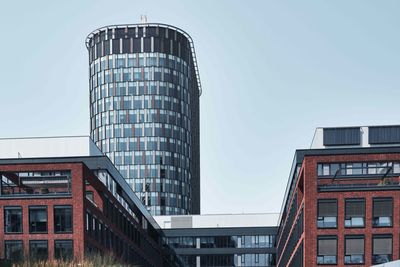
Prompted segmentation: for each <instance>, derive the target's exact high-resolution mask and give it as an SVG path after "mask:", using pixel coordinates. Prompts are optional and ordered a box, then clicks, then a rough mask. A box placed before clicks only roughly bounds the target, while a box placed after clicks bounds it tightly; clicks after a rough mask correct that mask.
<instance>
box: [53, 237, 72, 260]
mask: <svg viewBox="0 0 400 267" xmlns="http://www.w3.org/2000/svg"><path fill="white" fill-rule="evenodd" d="M66 241H67V242H71V251H72V254H71V257H66V258H63V257H61V258H57V257H56V250H57V246H56V243H58V242H66ZM73 258H74V240H73V239H54V259H56V260H63V261H65V260H71V259H73Z"/></svg>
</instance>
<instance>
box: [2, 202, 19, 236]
mask: <svg viewBox="0 0 400 267" xmlns="http://www.w3.org/2000/svg"><path fill="white" fill-rule="evenodd" d="M4 232H5V233H22V208H21V207H4Z"/></svg>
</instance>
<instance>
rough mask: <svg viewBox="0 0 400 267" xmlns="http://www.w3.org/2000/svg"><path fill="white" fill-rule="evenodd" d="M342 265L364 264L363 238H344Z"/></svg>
mask: <svg viewBox="0 0 400 267" xmlns="http://www.w3.org/2000/svg"><path fill="white" fill-rule="evenodd" d="M344 263H346V264H363V263H364V236H346V239H345V255H344Z"/></svg>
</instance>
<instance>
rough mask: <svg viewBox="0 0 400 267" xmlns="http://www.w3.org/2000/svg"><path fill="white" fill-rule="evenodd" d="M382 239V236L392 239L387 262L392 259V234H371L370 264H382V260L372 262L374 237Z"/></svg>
mask: <svg viewBox="0 0 400 267" xmlns="http://www.w3.org/2000/svg"><path fill="white" fill-rule="evenodd" d="M375 238H377V239H380V238H382V239H384V238H390V239H391V240H392V253H391V254H390V259H389V262H390V261H392V260H393V234H373V235H372V238H371V241H372V242H371V263H372V264H382V262H374V255H375V254H374V249H375V248H374V239H375Z"/></svg>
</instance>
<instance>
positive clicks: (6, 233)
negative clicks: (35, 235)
mask: <svg viewBox="0 0 400 267" xmlns="http://www.w3.org/2000/svg"><path fill="white" fill-rule="evenodd" d="M7 209H13V210H17V209H20V210H21V231H20V232H8V231H7V230H6V227H7V224H6V210H7ZM3 223H4V234H5V235H10V234H11V235H20V234H23V233H24V210H23V208H22V206H4V207H3Z"/></svg>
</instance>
